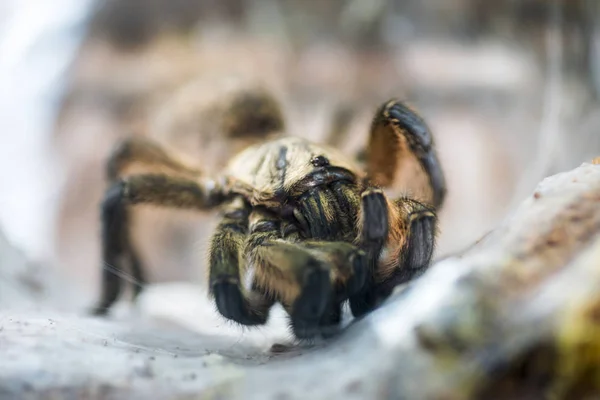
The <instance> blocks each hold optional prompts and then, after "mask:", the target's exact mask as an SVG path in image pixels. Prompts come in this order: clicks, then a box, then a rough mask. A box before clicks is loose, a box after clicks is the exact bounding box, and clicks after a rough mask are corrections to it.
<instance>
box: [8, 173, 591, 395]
mask: <svg viewBox="0 0 600 400" xmlns="http://www.w3.org/2000/svg"><path fill="white" fill-rule="evenodd" d="M599 201H600V165H592V164H584V165H582V166H581V167H580V168H577V169H575V170H573V171H569V172H565V173H562V174H559V175H556V176H553V177H551V178H548V179H546V180H544V181H543V182H542V183H541V184H540V185H539V186H538V187H537V188H536V190H535V192H534V193H533V194H532V195H530V196H529V197H528V198H527V199H526V200H525V201H524V202H523V203H522V204H521V205H520V206H519V207H518V208H517V210H516V212H515V213H514V214H512V215H510V216H509V217H508V218H507V219H506V220H505V221H504V223H503V224H501V225H500V226H499V227H498V228H497V229H495V230H494V231H493V232H492V233H491V234H490V235H488V236H487V237H486V238H485V239H484V240H482V241H480V242H479V243H477V244H476V245H475V246H473V247H472V248H470V249H469V250H468V251H466V252H465V253H463V254H461V255H457V256H454V257H450V258H447V259H445V260H443V261H441V262H439V263H437V264H436V265H434V266H432V268H431V270H430V271H429V272H428V273H427V274H426V275H425V276H423V277H422V278H421V279H419V280H418V281H416V282H415V283H414V284H412V285H411V287H409V288H406V289H405V290H400V291H399V292H398V293H397V294H396V295H395V296H393V297H392V298H391V299H390V300H389V301H388V302H386V303H385V304H384V305H383V306H382V307H381V308H380V309H378V310H376V311H374V312H373V313H371V314H370V315H368V316H366V317H365V318H364V319H362V320H360V321H355V322H353V323H351V324H350V325H349V326H348V327H347V328H346V329H345V331H344V332H342V333H341V334H340V335H339V336H337V337H336V338H334V339H332V340H330V341H328V342H321V343H313V344H310V345H308V344H304V345H302V344H292V343H289V342H288V343H287V346H282V345H278V346H271V344H273V343H279V344H281V343H280V342H279V339H280V338H277V337H276V336H270V335H271V333H272V332H275V330H272V331H270V332H269V334H264V336H263V335H261V334H256V332H254V333H251V334H249V333H246V334H243V335H242V334H224V332H223V331H222V330H220V329H218V327H217V328H216V329H215V327H212V326H211V324H212V323H213V321H212V319H211V317H209V316H208V314H206V312H205V311H204V312H203V311H201V310H200V308H198V309H197V310H194V311H195V312H194V315H195V316H196V317H197V318H198V321H197V322H192V323H190V320H191V318H189V319H188V318H186V317H185V316H184V318H183V319H184V320H185V321H186V322H184V324H185V325H187V326H188V328H189V327H192V328H193V331H190V330H185V329H183V328H181V327H176V326H172V325H171V326H169V324H166V325H165V323H166V322H171V323H172V322H177V321H174V320H176V319H177V318H179V317H181V316H182V315H181V314H180V312H179V311H174V312H173V313H169V312H167V313H165V314H163V315H161V317H162V318H163V321H162V322H163V323H162V324H160V323H158V322H156V321H155V322H150V321H148V320H147V319H138V318H136V317H132V316H129V317H127V318H124V319H119V318H117V319H116V320H104V319H90V318H86V317H83V316H81V315H76V314H70V313H64V312H63V313H58V312H56V311H48V310H47V307H48V304H44V303H45V300H42V301H41V303H42V304H44V306H45V307H43V308H42V309H41V310H38V311H17V310H16V309H15V310H13V311H8V310H6V309H5V310H4V311H2V312H1V313H0V357H1V358H2V360H4V362H2V363H0V396H2V397H5V398H14V397H15V396H19V397H20V398H31V399H36V398H93V399H137V398H139V399H144V398H155V399H162V398H165V399H166V398H169V399H190V398H207V399H225V398H227V399H237V398H239V399H242V398H243V399H254V398H256V399H305V398H312V399H348V398H357V399H358V398H361V399H364V398H369V399H391V398H411V399H431V398H444V399H467V398H474V397H478V396H481V398H486V399H489V398H512V399H514V398H523V399H526V398H540V396H542V395H544V396H547V395H549V394H550V393H552V394H553V396H555V397H554V398H568V399H572V398H594V396H597V395H598V394H600V380H598V379H597V377H598V376H599V374H600V353H598V352H597V351H596V350H597V349H598V348H599V347H598V338H599V337H600V336H598V329H599V328H598V318H597V310H598V292H597V288H598V285H599V284H600V274H599V272H600V271H599V270H598V263H597V261H598V259H599V257H600V242H599V234H600V208H598V207H597V204H598V202H599ZM2 250H3V251H2V253H1V254H2V257H1V258H0V260H1V261H2V262H3V263H4V262H5V261H7V260H8V262H10V264H11V267H12V268H15V269H17V268H20V269H26V268H27V263H26V261H25V260H24V259H23V258H22V256H20V255H19V254H18V253H17V252H16V250H14V249H12V248H11V247H10V246H9V245H8V244H7V243H3V247H2ZM11 253H13V254H12V255H11ZM11 282H12V279H5V280H4V282H3V284H4V285H7V284H11ZM12 284H15V285H20V282H19V279H17V280H16V282H12ZM57 284H58V285H60V282H55V283H51V281H45V282H44V284H43V285H42V286H43V287H44V288H51V287H52V286H53V285H57ZM55 287H56V286H55ZM575 288H576V290H575ZM3 289H4V288H3ZM182 292H183V291H179V295H180V296H181V293H182ZM18 293H19V295H20V296H22V297H23V298H24V299H26V300H27V301H31V299H32V298H33V303H34V304H40V299H39V296H38V290H34V291H32V290H28V289H26V288H20V290H19V291H18ZM154 295H157V296H158V297H159V298H160V300H159V299H158V298H157V299H156V300H155V301H157V302H163V301H167V302H168V300H169V299H168V296H165V295H164V294H163V295H161V294H160V292H158V291H157V293H155V294H154ZM148 296H152V294H150V293H148ZM192 297H193V296H192ZM173 300H175V299H173ZM176 300H178V301H179V305H178V306H176V307H174V308H173V310H175V308H181V307H189V306H190V304H192V303H193V301H190V300H192V299H191V298H185V296H183V297H179V298H178V299H176ZM182 300H184V301H182ZM200 304H201V302H198V306H200ZM44 308H46V309H45V310H44ZM163 310H166V309H163ZM155 316H157V315H155ZM203 317H207V318H203ZM179 322H181V321H179Z"/></svg>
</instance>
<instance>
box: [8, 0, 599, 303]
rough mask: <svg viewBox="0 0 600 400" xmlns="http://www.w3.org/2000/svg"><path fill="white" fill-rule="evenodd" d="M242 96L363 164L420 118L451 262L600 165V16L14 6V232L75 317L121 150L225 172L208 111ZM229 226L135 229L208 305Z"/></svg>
mask: <svg viewBox="0 0 600 400" xmlns="http://www.w3.org/2000/svg"><path fill="white" fill-rule="evenodd" d="M224 79H239V80H241V81H243V82H260V83H261V84H262V85H264V86H266V87H268V88H269V90H271V91H272V92H273V93H274V95H275V96H276V97H277V98H278V99H280V100H281V102H282V104H283V108H284V113H285V117H286V121H287V125H288V128H289V132H290V133H291V134H296V135H302V136H306V137H310V138H313V139H316V140H319V139H323V138H324V137H325V136H326V135H328V133H329V132H331V131H332V129H334V128H335V127H336V126H339V125H340V124H344V125H346V126H347V128H348V131H349V133H350V135H349V139H348V140H343V141H341V142H340V143H339V145H340V146H341V147H342V148H344V149H346V150H347V151H351V150H352V151H354V150H356V149H357V148H359V147H360V146H362V145H363V143H365V141H366V136H367V133H368V126H369V122H370V118H371V117H372V115H373V112H374V110H375V108H376V107H377V106H378V105H379V104H381V103H382V102H383V101H385V100H387V99H388V98H390V97H400V98H403V99H407V100H408V101H410V102H411V103H412V104H413V105H415V106H416V107H417V108H418V109H419V110H420V112H421V113H422V115H423V116H424V117H425V118H426V120H427V121H428V122H429V125H430V128H431V129H432V131H433V133H434V136H435V138H436V140H437V143H438V148H439V154H440V158H441V160H442V164H443V167H444V169H445V171H446V174H447V180H448V187H449V193H448V198H447V203H446V205H445V207H444V209H443V211H442V212H441V236H440V239H439V245H438V249H437V257H438V258H440V257H443V256H446V255H449V254H452V253H453V252H457V251H460V250H462V249H464V248H465V247H467V246H468V245H469V244H471V243H472V242H474V241H475V240H477V239H478V238H480V237H481V236H482V235H484V234H485V233H486V232H488V231H489V230H490V229H491V228H492V227H493V226H494V225H495V224H497V223H498V222H499V221H500V220H501V219H502V218H503V217H504V216H505V215H506V214H507V213H508V212H510V210H511V209H512V208H514V207H515V206H516V205H517V204H518V203H519V202H520V201H522V200H523V199H524V198H526V197H527V196H528V195H529V194H530V193H531V191H532V190H533V188H534V187H535V185H536V184H537V182H538V181H539V180H540V179H542V178H543V177H545V176H548V175H551V174H554V173H556V172H559V171H563V170H566V169H570V168H573V167H575V166H578V165H580V164H581V163H582V162H584V161H588V160H591V159H592V158H593V157H595V156H598V155H600V108H599V107H598V105H599V100H600V2H598V1H597V0H497V1H489V0H407V1H391V0H370V1H364V0H346V1H341V0H328V1H322V0H318V1H317V0H305V1H301V2H300V1H289V0H285V1H278V0H220V1H216V0H196V1H186V0H104V1H100V0H55V1H53V2H52V3H51V4H50V3H48V4H45V3H44V2H39V1H37V0H12V1H11V0H3V1H0V127H1V128H2V139H3V140H2V145H1V146H0V163H2V165H1V168H0V184H1V188H2V190H1V191H0V227H1V229H2V230H3V231H4V232H5V234H6V235H7V237H8V239H9V240H10V241H11V242H12V243H14V244H15V245H17V246H18V247H20V248H21V249H23V251H24V252H25V254H26V255H27V256H28V257H29V258H30V259H31V260H33V261H34V262H36V263H39V264H41V265H43V266H44V268H47V269H51V270H52V271H53V272H52V273H53V274H56V275H57V276H61V279H62V281H63V283H62V284H63V285H64V286H65V287H69V288H72V290H74V291H75V292H77V293H78V294H77V296H78V297H77V299H78V301H77V302H76V303H74V304H73V303H71V304H70V305H71V306H73V307H75V308H77V307H79V308H81V307H84V306H88V305H90V304H91V302H93V301H94V299H96V297H97V295H98V288H99V282H98V278H99V275H100V271H101V267H102V266H101V264H100V255H99V250H100V247H99V202H100V199H101V197H102V194H103V190H104V185H105V183H104V180H103V172H104V169H103V164H104V162H105V160H106V157H107V155H108V153H109V151H110V150H111V148H112V147H113V146H114V144H115V143H116V142H117V141H118V140H119V139H121V138H123V137H126V136H128V135H146V136H151V137H154V138H156V139H157V140H164V141H166V142H168V143H170V145H172V146H173V147H176V148H178V149H179V150H180V151H181V152H182V153H184V154H187V155H189V156H191V157H195V158H196V159H199V160H201V161H202V163H203V165H205V166H206V168H207V170H209V171H218V170H219V168H220V166H222V164H223V163H224V162H225V161H226V159H227V157H228V156H229V153H231V152H232V149H231V148H228V147H227V145H226V144H223V143H220V142H219V138H218V137H213V136H211V134H210V132H211V129H213V128H211V127H212V126H213V125H214V124H213V125H211V123H214V120H218V119H219V118H222V115H221V114H219V113H218V110H217V111H215V112H213V111H211V112H210V113H206V112H205V113H204V114H203V113H202V112H201V111H203V110H204V111H205V108H206V104H208V103H210V102H212V101H213V100H214V98H215V97H216V96H218V95H219V94H220V93H221V92H222V91H223V90H224V89H223V87H224V86H223V84H222V82H223V80H224ZM207 137H209V139H207ZM208 149H210V151H209V150H208ZM215 149H216V150H215ZM214 223H215V218H214V217H212V216H210V215H197V214H192V213H186V212H174V211H168V212H167V211H164V210H152V209H142V210H140V211H139V212H136V216H135V239H136V241H137V243H138V245H139V247H140V249H141V253H142V257H143V259H144V261H145V263H146V265H147V268H148V270H149V272H150V280H151V281H153V282H177V281H180V282H181V281H183V282H190V283H194V284H197V285H199V286H202V285H203V277H204V273H205V269H204V266H205V249H206V244H207V241H208V235H209V234H210V232H211V231H212V228H213V226H214Z"/></svg>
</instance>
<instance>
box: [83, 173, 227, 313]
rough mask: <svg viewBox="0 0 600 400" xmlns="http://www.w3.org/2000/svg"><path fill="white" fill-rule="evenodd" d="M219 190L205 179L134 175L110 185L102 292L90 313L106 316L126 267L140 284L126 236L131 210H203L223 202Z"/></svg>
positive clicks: (139, 272)
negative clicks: (147, 207) (148, 207)
mask: <svg viewBox="0 0 600 400" xmlns="http://www.w3.org/2000/svg"><path fill="white" fill-rule="evenodd" d="M219 189H220V188H219V187H218V186H217V185H216V184H215V183H214V182H213V181H211V180H207V179H198V180H192V179H188V178H179V177H172V176H167V175H155V174H147V175H133V176H130V177H127V178H124V179H121V180H118V181H117V182H115V183H113V184H112V185H111V186H110V187H109V189H108V190H107V192H106V195H105V198H104V201H103V202H102V221H101V223H102V258H103V263H104V267H103V269H102V270H103V273H102V292H101V298H100V301H99V302H98V304H97V305H96V306H95V307H94V308H93V310H92V313H93V314H95V315H104V314H106V313H108V310H109V308H110V307H111V306H112V304H113V303H114V302H115V301H116V300H117V298H118V296H119V294H120V292H121V290H122V285H121V276H119V275H120V274H123V273H124V271H126V266H127V265H128V264H129V265H130V267H131V268H132V273H133V274H134V279H136V280H138V281H143V277H142V267H141V265H140V262H139V259H138V258H137V256H136V254H135V251H134V249H133V246H132V243H131V238H130V232H129V225H130V221H129V219H130V218H129V217H130V209H131V208H132V207H134V206H136V205H142V204H147V205H155V206H162V207H169V208H177V209H197V210H205V209H208V208H211V207H214V206H216V205H218V204H220V203H221V202H222V200H223V198H222V193H221V192H220V190H219ZM138 284H140V282H138ZM137 293H139V289H137Z"/></svg>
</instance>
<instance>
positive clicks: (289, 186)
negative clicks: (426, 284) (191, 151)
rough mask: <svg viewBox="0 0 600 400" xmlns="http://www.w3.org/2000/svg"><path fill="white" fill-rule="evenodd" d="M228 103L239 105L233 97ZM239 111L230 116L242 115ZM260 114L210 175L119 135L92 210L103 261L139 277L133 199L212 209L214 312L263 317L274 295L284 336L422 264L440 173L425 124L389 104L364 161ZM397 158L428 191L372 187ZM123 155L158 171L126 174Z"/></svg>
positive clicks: (330, 317) (323, 323)
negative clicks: (245, 141) (395, 193)
mask: <svg viewBox="0 0 600 400" xmlns="http://www.w3.org/2000/svg"><path fill="white" fill-rule="evenodd" d="M260 101H261V97H260V96H258V97H255V98H253V99H252V107H253V108H254V109H256V110H258V111H257V112H260V110H263V111H264V110H268V109H272V107H266V108H264V107H263V108H261V107H258V106H257V104H258V103H260ZM264 101H265V102H270V101H271V100H270V99H267V98H266V97H265V99H264ZM269 104H272V103H269ZM236 107H238V108H239V107H241V108H242V109H243V108H244V102H243V101H242V102H238V103H237V105H236ZM243 111H244V112H243V113H240V115H246V117H245V118H248V117H249V116H250V117H252V113H249V112H246V111H247V110H243ZM264 112H267V111H264ZM267 113H268V112H267ZM275 114H277V113H275ZM231 117H232V118H235V117H236V116H235V115H232V116H231ZM261 118H262V119H261ZM261 118H259V120H264V121H263V122H264V124H263V123H261V124H262V125H261V126H264V127H265V129H264V134H263V135H262V136H261V135H258V134H257V132H256V129H253V131H252V133H251V135H249V136H250V137H251V139H252V141H253V143H254V144H251V143H249V146H248V147H247V148H246V149H244V150H242V151H241V152H240V153H238V154H237V155H236V156H234V157H233V158H232V159H231V160H230V162H229V163H228V166H227V167H226V169H225V170H224V171H223V173H222V174H221V176H216V177H208V176H204V175H203V173H202V168H201V167H198V166H190V165H188V164H185V163H183V162H182V161H180V160H179V158H178V157H175V156H174V155H172V154H170V152H168V151H166V150H165V149H164V148H163V147H162V146H159V145H158V144H156V143H154V142H152V141H149V140H148V139H139V138H138V139H129V140H127V141H125V142H124V143H122V144H121V145H120V147H119V148H118V149H117V150H116V151H115V153H114V154H113V156H112V157H111V160H110V162H109V178H110V180H111V184H110V187H109V189H108V190H107V194H106V198H105V200H104V202H103V206H102V223H103V236H102V239H103V257H104V262H105V263H107V264H109V265H112V266H113V267H116V268H118V269H123V268H125V267H126V266H129V268H130V270H131V272H132V273H133V274H134V276H135V277H136V278H137V279H138V280H143V279H142V278H143V276H142V275H143V274H142V272H143V271H142V267H141V263H140V260H139V257H138V256H137V255H136V252H135V249H134V248H133V246H132V241H131V240H130V238H129V230H128V218H127V217H128V210H129V208H130V207H132V206H134V205H137V204H154V205H160V206H166V207H176V208H186V209H198V210H208V209H212V208H216V207H218V208H219V210H220V212H221V213H222V221H221V223H220V224H219V225H218V227H217V228H216V231H215V233H214V235H213V237H212V239H211V243H210V250H209V257H208V263H209V269H210V273H209V286H210V290H211V293H212V295H213V296H214V300H215V304H216V306H217V309H218V310H219V312H220V313H221V314H222V315H223V316H225V317H226V318H228V319H231V320H233V321H236V322H238V323H240V324H244V325H258V324H264V323H265V322H266V321H267V317H268V314H269V310H270V308H271V306H272V305H273V304H274V303H275V302H279V303H280V304H282V305H283V307H284V308H285V309H286V310H287V312H288V313H289V315H290V319H291V324H292V328H293V330H294V333H295V335H296V336H297V337H299V338H311V337H314V336H316V335H319V334H326V333H329V332H332V331H334V330H335V328H336V327H337V326H338V325H339V322H340V317H341V306H342V304H343V303H344V302H346V301H349V303H350V308H351V310H352V313H353V314H354V315H355V316H360V315H363V314H364V313H366V312H368V311H370V310H372V309H373V308H374V307H376V306H377V305H378V304H379V303H380V302H381V301H382V300H384V299H385V298H386V297H387V296H389V295H390V293H391V292H392V290H393V288H394V287H395V286H397V285H398V284H401V283H404V282H407V281H409V280H411V279H413V278H414V277H416V276H418V275H419V274H421V273H422V272H423V271H424V270H425V269H426V267H427V266H428V265H429V263H430V261H431V257H432V253H433V248H434V240H435V231H436V214H435V211H436V210H437V209H438V208H439V207H440V206H441V204H442V203H443V200H444V195H445V182H444V176H443V173H442V170H441V167H440V164H439V162H438V159H437V156H436V152H435V149H434V146H433V140H432V136H431V134H430V132H429V130H428V129H427V127H426V125H425V123H424V121H423V120H422V119H421V118H420V117H419V116H418V115H417V114H416V113H415V112H414V111H412V110H411V109H409V108H408V107H407V106H406V105H404V104H403V103H401V102H398V101H395V100H392V101H389V102H387V103H385V104H384V105H382V106H381V107H380V108H379V109H378V110H377V112H376V115H375V118H374V120H373V123H372V126H371V132H370V139H369V143H368V147H367V152H366V166H365V167H364V168H363V167H362V166H361V163H360V162H358V161H356V160H355V159H354V157H349V156H347V155H345V154H343V153H342V152H340V151H338V150H336V149H334V148H332V147H329V146H327V145H324V144H317V143H314V142H311V141H308V140H306V139H303V138H300V137H292V136H285V135H283V133H282V132H274V129H271V128H272V127H281V128H282V127H283V124H282V123H280V122H278V121H274V122H273V123H269V121H268V115H265V116H262V117H261ZM276 118H279V114H277V117H276ZM275 122H277V123H275ZM236 126H237V127H238V128H239V127H241V126H244V124H243V123H242V124H236ZM254 128H256V126H254ZM235 134H236V136H240V135H243V132H240V131H239V129H238V130H236V132H235ZM249 141H250V139H249ZM407 160H412V161H413V162H414V163H415V164H416V165H417V166H418V167H419V168H420V170H421V172H422V176H424V177H425V179H424V181H425V182H422V183H423V184H424V186H426V187H427V189H428V190H427V191H426V192H427V193H428V195H427V196H426V197H427V198H421V199H415V198H409V197H400V198H397V199H390V198H388V197H387V196H386V195H385V194H384V192H383V189H386V188H388V187H396V188H397V187H398V186H402V184H407V183H410V182H402V179H406V178H400V177H401V176H405V175H403V174H402V168H403V166H404V165H405V164H406V161H407ZM133 163H137V164H143V165H144V166H146V167H148V168H150V169H152V170H154V171H159V172H158V173H149V174H136V175H125V171H126V170H127V167H128V166H129V165H131V164H133ZM120 289H121V282H120V280H119V278H118V277H117V276H115V275H114V274H113V273H112V271H105V272H104V275H103V290H102V299H101V301H100V303H99V304H98V305H97V307H96V308H95V312H96V313H97V314H104V313H106V312H107V311H108V309H109V307H110V306H111V305H112V304H113V303H114V302H115V301H116V299H117V297H118V294H119V292H120Z"/></svg>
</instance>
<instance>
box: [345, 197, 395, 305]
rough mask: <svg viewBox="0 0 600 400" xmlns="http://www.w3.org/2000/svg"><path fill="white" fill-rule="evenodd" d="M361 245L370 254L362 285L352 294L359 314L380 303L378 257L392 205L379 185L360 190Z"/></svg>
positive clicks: (351, 303)
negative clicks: (376, 281) (378, 301)
mask: <svg viewBox="0 0 600 400" xmlns="http://www.w3.org/2000/svg"><path fill="white" fill-rule="evenodd" d="M357 223H358V225H359V234H358V238H357V242H358V246H359V248H361V249H362V250H363V251H364V252H365V253H366V254H367V263H368V274H367V282H366V284H365V285H364V286H363V289H362V290H361V291H360V292H358V293H356V294H354V295H352V296H350V309H351V310H352V314H353V315H354V316H356V317H358V316H361V315H363V314H365V313H367V312H369V311H370V310H372V309H373V308H375V307H376V305H377V298H376V296H375V293H374V292H373V287H374V284H375V279H376V274H377V271H378V268H379V259H380V255H381V253H382V250H383V248H384V245H385V242H386V240H387V238H388V233H389V207H388V204H387V199H386V197H385V195H384V194H383V192H382V191H381V190H379V189H373V188H371V189H367V190H365V191H364V192H363V193H362V194H361V207H360V212H359V220H358V221H357Z"/></svg>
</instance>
